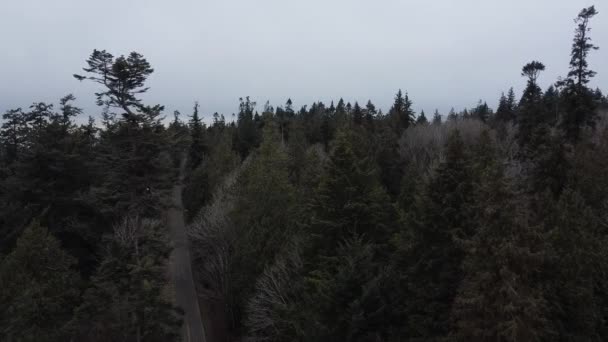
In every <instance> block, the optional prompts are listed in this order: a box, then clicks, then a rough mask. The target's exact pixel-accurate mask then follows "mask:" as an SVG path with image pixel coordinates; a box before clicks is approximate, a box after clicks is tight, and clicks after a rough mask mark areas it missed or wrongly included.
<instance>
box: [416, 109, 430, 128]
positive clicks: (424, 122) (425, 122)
mask: <svg viewBox="0 0 608 342" xmlns="http://www.w3.org/2000/svg"><path fill="white" fill-rule="evenodd" d="M428 123H429V120H427V119H426V115H424V110H423V111H421V112H420V115H419V116H418V118H417V119H416V125H428Z"/></svg>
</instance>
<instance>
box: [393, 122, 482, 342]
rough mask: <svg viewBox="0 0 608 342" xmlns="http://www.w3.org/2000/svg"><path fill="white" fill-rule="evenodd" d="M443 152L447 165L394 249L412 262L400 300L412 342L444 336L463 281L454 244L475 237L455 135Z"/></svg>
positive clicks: (467, 174)
mask: <svg viewBox="0 0 608 342" xmlns="http://www.w3.org/2000/svg"><path fill="white" fill-rule="evenodd" d="M445 150H446V151H445V160H444V161H443V162H442V163H441V164H440V165H439V166H438V168H437V170H436V171H435V174H434V176H433V177H432V179H431V180H430V181H429V183H428V185H427V186H426V189H425V190H424V191H423V193H422V195H421V196H419V197H418V199H417V201H416V204H415V208H414V209H413V210H414V214H412V215H411V218H410V219H409V220H408V222H407V226H406V229H407V230H406V231H404V232H402V233H400V234H401V236H402V238H401V239H400V241H401V243H400V245H399V246H398V248H399V249H400V253H401V254H402V255H403V256H402V257H403V258H406V259H410V261H409V262H408V264H409V267H408V269H406V270H405V272H406V273H405V274H404V275H403V276H404V277H406V279H408V281H407V288H406V289H404V291H406V292H405V294H404V295H403V297H406V298H408V302H407V305H406V308H405V311H406V316H407V323H406V330H407V334H408V335H409V336H410V337H412V338H421V339H427V340H432V339H438V338H441V337H445V336H446V335H447V334H448V332H449V320H450V317H449V308H450V307H451V303H452V302H453V300H454V297H455V295H456V289H457V288H458V284H459V283H460V281H461V279H462V274H461V272H460V271H459V268H460V264H461V262H462V260H463V257H464V252H463V250H462V248H461V247H460V246H459V244H458V243H457V241H458V240H461V239H467V238H470V237H471V236H473V234H474V233H475V231H474V226H473V224H472V219H473V214H474V213H473V210H472V209H473V207H472V203H473V199H474V192H473V176H472V170H471V169H470V157H469V154H468V151H467V150H466V148H465V146H464V143H463V141H462V138H461V137H460V134H459V132H458V131H457V130H455V131H453V132H452V133H451V134H450V136H449V138H448V141H447V143H446V146H445Z"/></svg>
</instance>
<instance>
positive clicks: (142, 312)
mask: <svg viewBox="0 0 608 342" xmlns="http://www.w3.org/2000/svg"><path fill="white" fill-rule="evenodd" d="M596 14H597V12H596V10H595V8H594V7H589V8H585V9H583V10H582V11H581V12H580V14H579V15H578V16H577V17H576V19H575V24H576V25H575V31H574V33H575V34H574V39H573V42H572V51H571V54H570V57H569V58H570V69H569V70H564V72H567V74H566V75H565V76H564V77H563V78H560V79H559V80H557V82H555V83H554V84H553V85H552V86H550V87H549V88H548V89H545V90H543V89H541V88H540V87H539V83H538V80H539V78H540V77H542V71H543V70H544V68H545V66H544V65H543V63H542V62H540V61H536V60H534V61H531V62H530V63H528V64H526V65H524V66H523V67H522V70H521V75H522V81H521V82H522V84H524V83H525V90H524V91H523V94H516V93H515V92H514V91H513V89H512V88H511V89H505V93H503V94H502V95H501V96H500V97H499V99H498V103H497V106H496V109H495V110H494V109H492V108H490V106H489V105H488V104H487V103H486V102H484V101H480V102H479V104H478V105H477V106H476V107H475V108H470V109H464V110H462V111H459V112H457V111H455V110H451V111H450V112H449V113H439V112H438V111H435V112H434V113H433V114H432V115H428V116H427V114H426V113H425V112H423V111H421V112H420V113H415V112H414V110H413V109H412V106H413V101H414V99H411V98H410V97H409V96H408V94H407V92H405V93H404V92H402V91H401V90H399V91H398V92H397V93H396V95H395V98H394V104H393V105H392V107H390V109H388V110H387V111H386V112H385V113H384V112H382V110H379V109H377V108H376V106H374V104H373V103H372V102H371V101H368V102H367V103H366V104H363V103H358V102H355V103H346V102H345V101H344V100H342V99H339V100H338V101H336V103H334V102H331V103H330V104H326V103H322V102H316V103H313V104H311V105H310V106H303V107H301V108H294V107H293V104H292V101H291V100H287V101H286V103H285V104H284V105H282V106H277V107H273V106H272V105H271V104H270V103H268V102H267V103H266V104H264V105H263V106H259V105H258V104H256V102H255V101H254V100H253V99H250V98H249V97H243V98H241V99H240V103H239V112H238V116H237V117H236V120H234V122H229V121H227V120H226V119H225V118H224V116H223V115H220V114H218V113H215V114H214V115H213V121H212V122H205V121H204V120H202V117H203V115H202V114H201V113H199V105H198V103H195V104H194V105H193V111H192V113H188V115H181V114H180V113H179V112H175V113H174V115H173V118H166V116H165V115H166V114H164V110H165V109H164V107H163V106H161V105H149V104H145V103H143V101H142V99H141V94H142V93H144V92H146V90H147V89H148V88H147V87H148V83H147V78H148V77H149V76H150V74H152V73H153V71H154V70H153V68H152V66H151V65H150V64H149V63H148V61H147V60H146V59H145V58H144V56H142V55H140V54H138V53H135V52H132V53H131V54H129V55H127V56H119V57H115V56H113V55H112V54H110V53H108V52H106V51H105V50H103V51H100V50H95V51H94V52H93V53H92V54H91V55H90V57H89V58H88V59H87V60H86V64H85V67H84V73H83V74H82V75H74V77H75V78H76V79H77V80H80V81H82V82H94V83H97V84H98V86H99V92H98V93H96V94H95V95H96V98H97V104H98V105H99V106H100V108H102V109H103V115H102V117H101V118H100V119H97V120H94V119H93V118H92V117H91V118H90V119H89V121H88V123H86V124H76V123H75V118H76V117H82V116H84V115H86V114H87V113H83V111H82V110H81V109H80V108H78V107H76V106H75V104H74V100H75V98H74V97H73V96H72V95H67V96H65V97H64V98H62V99H61V100H60V101H59V103H58V105H57V104H55V105H54V104H49V103H43V102H35V103H33V104H32V105H31V106H30V107H29V108H17V109H13V110H9V111H7V112H5V113H4V114H3V115H2V122H1V123H2V128H1V130H0V307H1V308H2V309H1V310H0V340H2V341H100V342H101V341H175V340H180V338H181V336H180V335H181V333H180V326H181V324H182V320H183V310H182V309H181V308H180V307H178V306H177V305H175V302H174V300H173V297H174V294H173V289H172V285H171V282H170V279H169V278H170V277H169V276H168V271H167V269H168V263H169V261H170V259H169V256H170V254H171V250H172V248H173V247H174V246H173V244H172V242H171V239H170V237H169V233H168V229H167V225H166V211H167V209H168V208H170V207H171V205H172V204H171V202H170V201H169V197H170V190H171V186H172V185H173V184H175V183H176V182H179V181H180V180H179V177H178V174H179V172H180V167H179V165H180V163H182V162H183V161H185V162H186V169H185V179H184V181H183V182H184V186H185V187H184V191H183V196H182V198H183V203H184V207H185V209H186V210H185V211H184V212H185V213H186V220H187V222H188V232H189V239H190V251H191V254H192V257H193V259H192V260H193V262H192V269H193V272H194V276H195V281H196V288H197V291H198V296H199V298H198V300H199V302H200V306H201V308H204V310H205V311H206V312H207V314H206V315H204V316H208V317H207V318H206V319H205V324H206V327H205V329H206V330H207V335H208V338H207V339H208V340H209V341H369V342H372V341H374V342H377V341H607V340H608V262H607V260H608V177H607V176H608V98H607V97H606V96H604V95H603V94H602V92H601V91H600V90H599V89H592V88H590V86H589V82H590V81H591V80H592V78H593V77H594V76H595V74H596V72H595V71H592V69H591V67H592V66H589V65H588V63H587V61H588V57H589V54H590V53H592V52H594V51H595V50H597V49H598V47H596V46H595V45H594V44H593V42H592V40H591V38H590V20H591V19H592V18H593V17H594V16H595V15H596ZM565 39H567V37H565ZM538 57H542V56H538ZM564 58H568V56H566V55H565V56H564ZM77 68H78V66H75V70H77ZM513 72H517V70H514V71H513ZM75 82H76V81H75ZM429 114H430V113H429ZM193 300H196V299H195V298H193Z"/></svg>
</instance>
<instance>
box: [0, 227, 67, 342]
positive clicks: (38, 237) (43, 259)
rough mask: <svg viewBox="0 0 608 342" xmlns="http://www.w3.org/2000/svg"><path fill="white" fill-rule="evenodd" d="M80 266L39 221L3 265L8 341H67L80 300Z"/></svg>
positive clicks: (1, 332) (2, 326) (1, 296)
mask: <svg viewBox="0 0 608 342" xmlns="http://www.w3.org/2000/svg"><path fill="white" fill-rule="evenodd" d="M75 264H76V260H75V259H74V258H73V257H72V256H70V255H69V254H67V253H66V252H65V251H63V250H62V248H61V246H60V244H59V241H58V240H57V239H55V238H54V237H53V236H52V235H50V234H49V232H48V231H47V229H46V228H43V227H41V226H40V224H39V223H38V222H34V223H32V224H31V225H30V226H29V227H27V228H26V229H25V230H24V231H23V234H22V235H21V237H19V240H18V241H17V245H16V246H15V249H14V250H13V251H12V252H11V253H10V254H9V255H7V256H6V258H4V259H3V260H2V262H1V263H0V288H2V291H1V293H0V305H1V306H2V310H1V311H0V337H1V339H2V340H3V341H59V340H67V336H66V329H65V325H66V324H67V323H68V322H69V320H70V319H71V317H72V314H73V310H74V308H75V307H76V305H78V301H79V277H78V274H77V273H76V272H75V271H74V270H73V267H74V265H75Z"/></svg>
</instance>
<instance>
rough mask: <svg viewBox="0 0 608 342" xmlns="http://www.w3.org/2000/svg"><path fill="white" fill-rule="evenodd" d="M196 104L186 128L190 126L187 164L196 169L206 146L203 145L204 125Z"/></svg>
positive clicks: (196, 103)
mask: <svg viewBox="0 0 608 342" xmlns="http://www.w3.org/2000/svg"><path fill="white" fill-rule="evenodd" d="M198 108H199V104H198V102H195V103H194V111H193V113H192V117H191V119H190V122H189V123H188V126H190V139H191V143H190V150H189V153H188V162H189V163H190V167H191V168H193V169H195V168H197V167H198V166H199V165H200V164H201V162H202V161H203V158H204V156H205V153H206V150H207V146H206V143H205V125H204V124H203V123H202V121H201V119H200V118H199V116H198Z"/></svg>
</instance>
